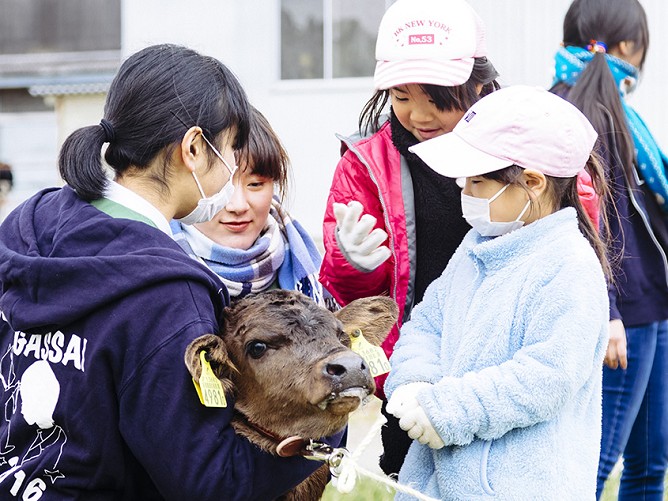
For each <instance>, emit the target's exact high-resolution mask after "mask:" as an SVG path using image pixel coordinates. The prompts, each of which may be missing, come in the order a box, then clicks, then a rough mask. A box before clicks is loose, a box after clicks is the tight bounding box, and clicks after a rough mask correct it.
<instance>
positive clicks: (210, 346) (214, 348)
mask: <svg viewBox="0 0 668 501" xmlns="http://www.w3.org/2000/svg"><path fill="white" fill-rule="evenodd" d="M202 351H204V352H206V355H205V357H206V359H207V361H208V362H209V365H210V366H211V369H212V370H213V373H214V374H215V375H216V377H217V378H218V379H219V380H220V382H221V383H222V385H223V390H225V393H230V392H232V391H233V388H234V385H233V384H232V380H231V375H232V372H238V371H237V368H236V367H235V366H234V364H233V363H232V361H231V360H230V357H229V356H228V354H227V347H226V346H225V342H224V341H223V339H222V338H221V337H220V336H216V335H215V334H204V335H203V336H200V337H198V338H196V339H194V340H193V341H191V343H190V344H189V345H188V346H187V347H186V353H185V355H184V359H185V362H186V367H187V368H188V372H190V375H191V376H192V377H193V379H194V380H196V381H199V378H200V376H201V375H202V362H201V359H200V353H201V352H202Z"/></svg>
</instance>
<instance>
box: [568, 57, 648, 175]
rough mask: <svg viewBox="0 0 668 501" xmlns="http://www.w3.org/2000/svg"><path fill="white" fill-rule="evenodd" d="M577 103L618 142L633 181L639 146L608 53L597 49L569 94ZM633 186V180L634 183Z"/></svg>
mask: <svg viewBox="0 0 668 501" xmlns="http://www.w3.org/2000/svg"><path fill="white" fill-rule="evenodd" d="M567 100H568V101H570V102H571V103H573V104H574V105H575V106H576V107H577V108H578V109H579V110H580V111H582V113H583V114H584V115H585V116H586V117H587V119H588V120H589V121H590V122H591V124H592V126H593V127H594V129H595V130H596V132H598V133H599V134H600V135H603V136H604V139H605V135H606V134H607V135H609V136H610V137H609V139H610V141H609V143H610V144H613V145H616V149H617V151H616V152H613V154H614V153H616V154H618V155H619V158H620V159H621V161H622V166H623V168H624V172H625V175H626V178H627V180H628V182H629V183H632V182H633V168H634V167H633V165H634V162H635V146H634V144H633V136H632V135H631V133H630V132H629V129H628V126H627V124H626V113H625V112H624V108H623V107H622V102H621V98H620V96H619V89H618V88H617V84H616V83H615V79H614V78H613V76H612V73H611V72H610V68H609V67H608V63H607V61H606V60H605V54H603V53H596V54H595V55H594V57H593V58H592V60H591V62H590V63H589V64H588V65H587V67H586V68H585V69H584V70H583V71H582V74H581V75H580V77H579V78H578V81H577V82H576V84H575V85H574V86H573V88H572V89H571V91H570V92H569V94H568V97H567ZM631 186H633V184H631Z"/></svg>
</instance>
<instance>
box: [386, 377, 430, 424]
mask: <svg viewBox="0 0 668 501" xmlns="http://www.w3.org/2000/svg"><path fill="white" fill-rule="evenodd" d="M428 386H431V384H430V383H425V382H417V383H408V384H404V385H401V386H399V387H398V388H397V389H396V390H394V392H392V397H390V400H388V402H387V407H385V410H386V411H387V412H389V413H390V414H392V415H393V416H394V417H396V418H399V419H401V418H402V417H404V415H405V414H406V413H407V412H408V411H411V410H413V409H415V408H417V407H420V404H419V403H418V401H417V394H418V393H419V392H420V390H422V389H424V388H427V387H428Z"/></svg>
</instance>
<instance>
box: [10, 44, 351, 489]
mask: <svg viewBox="0 0 668 501" xmlns="http://www.w3.org/2000/svg"><path fill="white" fill-rule="evenodd" d="M248 130H249V105H248V102H247V99H246V96H245V93H244V91H243V89H242V88H241V86H240V84H239V82H238V81H237V80H236V78H235V77H234V76H233V75H232V73H231V72H230V71H229V70H228V69H227V68H226V67H225V66H224V65H223V64H222V63H220V62H219V61H217V60H215V59H213V58H210V57H205V56H202V55H200V54H198V53H196V52H194V51H192V50H189V49H186V48H183V47H177V46H172V45H159V46H153V47H148V48H146V49H144V50H142V51H140V52H138V53H136V54H134V55H132V56H131V57H130V58H129V59H128V60H126V61H125V62H124V63H123V65H122V66H121V68H120V70H119V73H118V75H117V76H116V78H115V79H114V81H113V83H112V84H111V88H110V89H109V94H108V96H107V102H106V106H105V113H104V119H103V120H102V122H101V123H100V125H95V126H91V127H84V128H81V129H78V130H77V131H75V132H74V133H73V134H72V135H70V136H69V138H68V139H67V140H66V141H65V143H64V145H63V148H62V150H61V154H60V160H59V164H60V172H61V175H62V176H63V178H64V179H65V181H66V183H67V185H66V186H64V187H63V188H61V189H56V188H53V189H47V190H44V191H42V192H40V193H38V194H36V195H35V196H33V197H32V198H31V199H29V200H28V201H26V202H25V203H24V204H23V205H21V206H20V207H18V208H17V209H16V210H15V211H14V212H12V213H11V214H10V215H9V217H8V218H7V220H6V221H5V222H4V223H3V225H2V227H0V284H1V286H2V296H1V297H0V309H1V310H2V321H0V357H1V358H0V381H1V382H2V384H3V388H2V389H3V395H2V405H3V408H4V409H5V414H4V419H2V420H0V498H3V499H9V497H10V496H14V497H17V498H22V499H39V498H41V497H44V498H45V499H59V500H62V499H95V500H117V499H119V500H120V499H128V500H130V499H132V500H135V499H142V500H148V499H175V500H183V499H216V500H218V499H236V500H241V499H243V500H248V499H258V500H266V499H272V498H275V497H277V496H279V495H280V494H281V493H283V492H285V491H287V490H289V489H290V488H292V487H293V486H295V485H296V484H298V483H299V482H300V481H301V480H303V479H304V478H305V477H306V476H307V475H308V474H310V473H311V472H312V471H314V470H315V469H316V468H317V467H318V466H319V464H316V463H315V462H312V461H307V460H305V459H302V458H288V459H282V458H278V457H276V456H271V455H269V454H266V453H263V452H261V451H260V449H258V448H257V447H255V446H254V445H252V444H251V443H250V442H248V441H246V440H245V439H243V438H241V437H238V436H236V435H235V433H234V430H233V429H232V428H231V426H230V419H231V416H232V410H233V402H231V401H230V402H229V405H228V406H227V407H225V408H208V407H204V406H203V405H202V404H201V403H200V400H199V398H198V396H197V393H196V390H195V387H194V386H193V382H192V380H191V377H190V374H189V373H188V371H187V369H186V367H185V364H184V362H183V356H184V352H185V349H186V346H187V345H188V344H189V343H190V342H191V341H192V340H193V339H195V338H197V337H199V336H201V335H203V334H206V333H218V332H220V330H221V323H220V322H221V320H222V316H221V312H222V310H223V308H224V306H225V305H226V304H227V303H228V299H229V298H228V294H227V291H226V290H225V289H224V288H222V287H221V283H220V280H219V279H218V277H217V276H216V275H215V274H214V273H213V272H211V271H209V270H208V269H207V268H206V267H204V266H202V265H201V264H199V263H197V262H196V261H195V260H193V259H191V258H190V257H189V256H188V255H187V254H186V253H184V252H183V251H182V250H181V249H180V247H179V246H178V244H176V243H175V242H174V241H173V240H172V237H171V233H170V229H169V224H168V222H169V221H170V220H171V219H173V218H176V219H179V220H182V221H185V222H188V223H196V222H201V221H205V220H207V219H208V218H210V217H211V216H213V214H215V213H216V212H217V211H218V209H219V208H220V207H221V206H224V205H225V203H226V202H227V200H228V199H229V194H230V187H231V186H232V185H231V178H232V174H233V172H234V167H233V166H234V151H233V150H234V149H236V148H241V147H243V146H244V144H245V142H246V140H247V137H248ZM104 143H109V144H108V148H107V149H106V153H105V159H106V161H107V163H108V164H109V165H110V166H111V168H112V170H113V174H114V180H113V181H112V180H110V179H107V177H106V176H105V171H104V169H103V166H102V163H101V157H100V151H101V148H102V146H103V144H104ZM335 445H338V444H335Z"/></svg>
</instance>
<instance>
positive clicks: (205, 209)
mask: <svg viewBox="0 0 668 501" xmlns="http://www.w3.org/2000/svg"><path fill="white" fill-rule="evenodd" d="M202 138H203V139H204V141H206V144H208V145H209V147H210V148H211V149H212V150H213V152H214V153H215V154H216V156H217V157H218V158H220V160H221V161H222V162H223V164H225V167H227V170H229V171H230V178H229V179H228V180H227V183H225V186H223V188H222V189H221V190H220V191H219V192H218V193H216V194H215V195H212V196H210V197H207V196H206V195H205V194H204V190H203V189H202V185H201V184H200V182H199V179H197V175H196V174H195V172H194V171H193V177H194V178H195V183H197V189H199V192H200V194H201V195H202V198H200V200H199V202H197V207H195V208H194V209H193V211H192V212H191V213H190V214H188V215H187V216H184V217H181V218H178V219H176V220H177V221H179V222H181V223H183V224H195V223H205V222H207V221H211V220H212V219H213V217H214V216H215V215H216V214H218V212H220V211H221V210H222V209H224V208H225V206H226V205H227V204H228V203H229V202H230V200H231V199H232V195H233V194H234V182H233V181H232V178H233V177H234V173H235V172H236V170H237V166H236V165H235V166H234V168H232V167H230V166H229V164H228V163H227V161H225V159H224V158H223V155H221V154H220V152H219V151H218V150H217V149H216V148H215V147H214V146H213V144H211V143H210V142H209V140H208V139H207V138H206V136H204V134H202Z"/></svg>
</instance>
